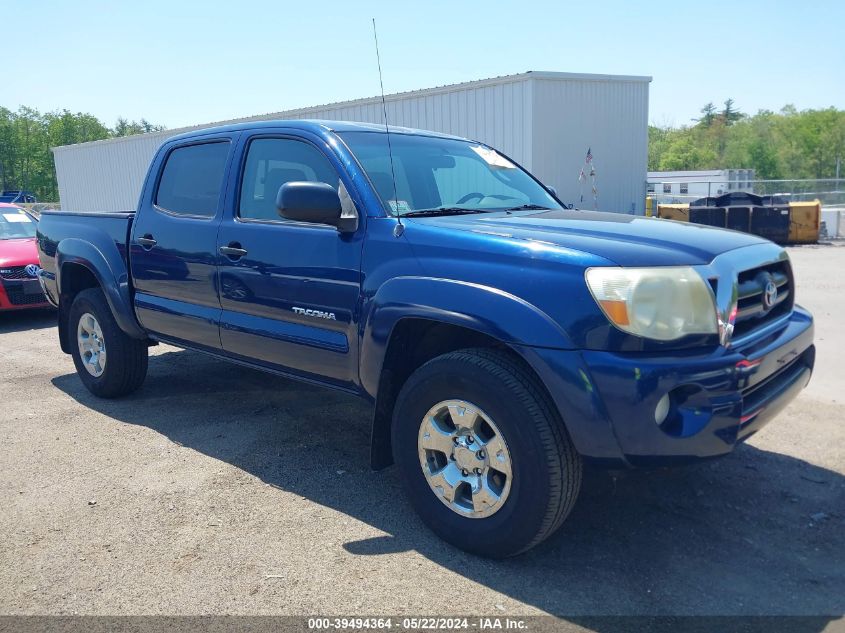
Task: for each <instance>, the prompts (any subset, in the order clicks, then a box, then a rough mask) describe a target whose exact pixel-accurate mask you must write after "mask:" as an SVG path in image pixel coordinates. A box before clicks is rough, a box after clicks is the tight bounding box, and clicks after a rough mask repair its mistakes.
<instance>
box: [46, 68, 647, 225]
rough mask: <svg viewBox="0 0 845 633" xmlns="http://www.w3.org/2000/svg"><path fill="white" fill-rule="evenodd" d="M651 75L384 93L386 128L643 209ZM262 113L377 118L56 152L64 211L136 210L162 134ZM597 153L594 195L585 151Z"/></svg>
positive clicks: (577, 194)
mask: <svg viewBox="0 0 845 633" xmlns="http://www.w3.org/2000/svg"><path fill="white" fill-rule="evenodd" d="M650 81H651V77H639V76H620V75H587V74H577V73H558V72H532V71H529V72H526V73H521V74H518V75H509V76H505V77H496V78H493V79H482V80H479V81H470V82H466V83H461V84H454V85H450V86H442V87H438V88H429V89H425V90H415V91H412V92H404V93H399V94H393V95H388V96H386V97H385V99H386V102H387V112H388V118H389V121H390V123H391V124H392V125H397V126H405V127H413V128H421V129H426V130H434V131H437V132H443V133H447V134H454V135H457V136H464V137H467V138H471V139H474V140H478V141H481V142H483V143H487V144H489V145H492V146H493V147H496V148H497V149H499V150H501V151H503V152H504V153H505V154H507V155H509V156H510V157H511V158H513V159H514V160H516V161H517V162H519V163H520V164H522V165H523V166H524V167H526V168H527V169H528V170H530V171H531V172H533V173H534V174H535V175H536V176H537V177H538V178H540V180H542V181H543V182H544V183H546V184H547V185H550V186H552V187H554V188H555V189H556V190H557V192H558V196H559V197H560V199H561V200H563V201H564V202H566V203H571V204H573V205H575V206H576V207H581V208H586V209H592V208H594V206H595V207H596V208H598V209H599V210H603V211H616V212H621V213H638V214H642V213H643V212H644V206H645V182H646V169H647V160H648V85H649V82H650ZM266 119H334V120H346V121H363V122H369V123H382V122H383V116H382V107H381V98H380V97H371V98H367V99H358V100H355V101H346V102H342V103H334V104H329V105H322V106H314V107H310V108H302V109H299V110H289V111H286V112H276V113H272V114H265V115H260V116H254V117H247V118H243V119H236V120H234V121H224V122H220V123H209V124H205V125H197V126H193V127H189V128H181V129H176V130H167V131H164V132H157V133H152V134H143V135H139V136H128V137H123V138H116V139H108V140H104V141H94V142H91V143H80V144H78V145H67V146H63V147H56V148H53V155H54V158H55V161H56V174H57V177H58V184H59V197H60V202H61V205H62V208H63V209H65V210H69V211H121V210H130V209H135V207H136V202H137V200H138V197H139V195H140V191H141V187H142V185H143V181H144V176H145V175H146V171H147V166H148V165H149V162H150V160H151V159H152V157H153V155H154V154H155V152H156V150H157V149H158V147H159V145H160V144H161V143H162V142H163V141H164V140H165V139H166V138H168V137H170V136H172V135H174V134H178V133H180V132H184V131H187V130H192V129H199V128H205V127H212V126H214V125H222V124H225V123H239V122H246V121H258V120H266ZM588 151H589V152H590V153H591V155H592V157H593V163H592V165H593V167H594V169H595V184H596V188H597V191H598V194H597V197H596V199H595V200H594V197H593V193H592V178H591V177H590V176H589V171H590V167H589V166H586V169H585V176H586V178H582V179H579V175H580V173H581V170H582V168H585V158H586V155H587V152H588Z"/></svg>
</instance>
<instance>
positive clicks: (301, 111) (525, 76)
mask: <svg viewBox="0 0 845 633" xmlns="http://www.w3.org/2000/svg"><path fill="white" fill-rule="evenodd" d="M531 79H541V80H550V81H611V82H629V83H630V82H633V83H649V82H651V77H649V76H644V75H600V74H590V73H567V72H551V71H536V70H529V71H527V72H524V73H517V74H515V75H502V76H500V77H491V78H488V79H477V80H474V81H465V82H462V83H457V84H447V85H443V86H435V87H433V88H422V89H419V90H410V91H406V92H397V93H393V94H389V95H385V96H384V100H385V101H386V102H393V101H401V100H403V99H408V98H416V97H421V96H428V95H435V94H442V93H446V92H454V91H456V90H466V89H471V88H482V87H485V86H495V85H500V84H506V83H512V82H518V81H528V80H531ZM381 99H382V98H381V96H375V97H365V98H363V99H353V100H350V101H338V102H334V103H326V104H322V105H315V106H308V107H304V108H297V109H293V110H284V111H281V112H273V113H269V114H259V115H255V116H250V117H242V118H237V119H229V120H226V121H218V122H211V123H205V124H201V125H191V126H187V127H181V128H175V129H172V130H162V131H161V132H149V133H147V134H134V135H132V136H121V137H119V138H109V139H103V140H100V141H89V142H87V143H76V144H74V145H62V146H58V147H53V148H52V150H53V151H54V152H57V151H63V150H65V149H68V148H71V147H73V148H76V147H82V146H88V145H105V144H112V143H125V142H128V141H132V140H135V139H137V138H138V137H140V136H143V137H146V138H162V139H164V138H170V137H172V136H177V135H179V134H182V133H185V132H191V131H193V130H198V129H203V128H211V127H215V128H217V127H223V126H233V125H238V124H246V123H255V122H257V121H278V120H281V119H284V120H287V121H290V120H291V119H301V120H313V115H314V114H315V113H319V112H320V111H322V110H327V109H335V108H347V107H351V106H365V105H371V104H373V103H380V102H381ZM343 123H344V124H346V122H343ZM332 124H334V125H340V124H341V122H339V121H334V122H332ZM244 127H246V126H244ZM331 129H334V130H337V131H340V128H334V127H333V128H331ZM394 129H395V130H397V131H399V130H400V128H394V127H393V126H391V127H390V131H391V133H392V132H393V131H394ZM374 131H375V130H374ZM413 132H414V133H420V131H419V130H414V131H413ZM426 133H428V132H426Z"/></svg>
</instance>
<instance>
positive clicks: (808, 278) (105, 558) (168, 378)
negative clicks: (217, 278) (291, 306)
mask: <svg viewBox="0 0 845 633" xmlns="http://www.w3.org/2000/svg"><path fill="white" fill-rule="evenodd" d="M790 250H791V255H792V258H793V261H794V265H795V268H796V271H797V276H798V279H799V301H800V302H801V303H803V304H804V305H806V306H807V307H809V308H810V309H812V310H813V311H814V312H815V315H816V319H817V330H816V336H817V341H818V348H819V349H818V361H817V367H816V375H815V376H814V378H813V380H812V382H811V384H810V386H809V387H808V389H807V390H806V391H805V392H804V393H802V395H801V396H800V397H799V398H798V399H797V400H796V401H795V402H794V403H793V404H792V405H791V406H790V407H789V408H788V410H787V411H786V412H784V413H783V414H781V416H780V417H779V418H778V419H776V420H775V421H773V422H772V423H771V424H769V426H767V427H766V428H765V429H764V430H763V431H762V432H760V433H759V434H757V435H756V436H755V437H753V438H752V439H751V441H750V442H749V443H748V444H747V445H745V446H743V447H741V448H740V449H739V450H737V451H736V453H735V454H733V455H731V456H729V457H726V458H724V459H721V460H717V461H713V462H709V463H704V464H699V465H696V466H692V467H688V468H684V469H671V470H659V471H652V472H625V473H615V474H611V473H604V472H591V473H588V476H587V478H586V481H585V486H584V489H583V493H582V497H581V499H580V500H579V502H578V504H577V507H576V509H575V511H574V512H573V514H572V515H571V517H570V518H569V520H568V522H567V523H566V524H565V526H564V527H563V529H561V530H560V532H558V533H557V535H556V536H554V537H553V538H552V539H550V540H549V541H548V542H546V543H545V544H543V545H542V546H540V547H538V548H537V549H535V550H533V551H532V552H530V553H528V554H527V555H524V556H522V557H519V558H516V559H512V560H508V561H504V562H493V561H488V560H483V559H479V558H475V557H472V556H469V555H466V554H464V553H462V552H460V551H457V550H455V549H453V548H451V547H449V546H447V545H445V544H444V543H443V542H441V541H439V540H438V539H437V538H436V537H434V536H433V535H432V534H431V533H429V532H428V531H427V530H426V528H425V527H424V526H423V525H422V524H421V522H420V521H419V519H417V517H416V516H415V515H414V513H413V512H412V510H411V508H410V507H409V505H408V503H407V502H406V500H405V498H404V496H403V494H402V490H401V488H400V485H399V480H398V476H397V473H396V471H395V469H388V470H386V471H383V472H378V473H374V472H370V470H369V468H368V434H369V428H368V424H369V420H370V412H369V410H368V409H367V407H365V406H363V405H362V404H361V403H360V402H358V401H356V400H354V399H352V398H349V397H347V396H344V395H339V394H336V393H332V392H330V391H325V390H321V389H318V388H315V387H310V386H305V385H301V384H298V383H294V382H290V381H286V380H283V379H280V378H276V377H273V376H269V375H265V374H262V373H259V372H255V371H251V370H246V369H243V368H241V367H238V366H235V365H230V364H226V363H223V362H219V361H216V360H213V359H210V358H207V357H205V356H203V355H200V354H196V353H193V352H187V351H180V350H176V349H174V348H170V347H166V346H160V347H157V348H154V349H153V350H152V351H153V355H152V357H151V360H150V372H149V376H148V378H147V381H146V383H145V385H144V387H143V388H142V389H141V390H140V391H138V392H137V393H136V394H134V395H133V396H131V397H129V398H126V399H123V400H119V401H103V400H97V399H96V398H93V397H92V396H91V395H89V394H88V392H87V391H85V390H84V389H83V387H82V385H81V383H80V382H79V380H78V379H77V377H76V375H75V373H74V368H73V364H72V362H71V360H70V357H68V356H65V355H63V354H62V353H61V352H60V351H59V348H58V344H57V341H56V330H55V328H54V327H53V318H54V317H53V316H52V314H46V315H45V314H32V313H29V314H16V315H10V314H6V315H0V353H2V359H3V369H4V371H3V372H2V376H0V392H2V394H3V396H2V398H3V400H2V408H0V443H2V458H1V459H0V464H2V465H0V509H2V511H0V613H5V614H76V613H79V614H223V613H232V614H299V615H304V614H318V615H326V614H364V615H377V614H391V615H396V614H408V613H412V614H423V615H446V614H493V615H500V616H501V615H511V614H521V615H529V614H538V613H556V614H567V615H570V616H577V615H585V614H808V615H809V614H815V615H830V616H834V615H841V614H843V613H845V565H843V563H845V477H843V476H845V428H843V417H844V416H843V413H845V408H844V407H843V402H845V384H843V379H842V377H843V372H842V362H843V359H842V357H843V354H845V335H844V334H843V332H845V328H843V327H842V324H843V320H842V315H843V314H845V274H843V271H845V248H839V247H835V246H818V247H801V248H793V249H790Z"/></svg>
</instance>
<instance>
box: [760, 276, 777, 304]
mask: <svg viewBox="0 0 845 633" xmlns="http://www.w3.org/2000/svg"><path fill="white" fill-rule="evenodd" d="M777 299H778V287H777V284H775V282H774V281H771V280H769V282H768V283H767V284H766V287H765V289H764V290H763V307H764V308H765V309H766V310H771V309H772V306H773V305H775V301H777Z"/></svg>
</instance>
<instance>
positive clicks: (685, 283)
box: [586, 266, 718, 341]
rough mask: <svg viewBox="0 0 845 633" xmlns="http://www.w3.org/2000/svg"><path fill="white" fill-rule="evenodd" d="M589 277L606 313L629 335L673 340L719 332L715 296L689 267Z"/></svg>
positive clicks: (595, 272) (598, 271) (608, 271)
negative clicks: (691, 335) (689, 335)
mask: <svg viewBox="0 0 845 633" xmlns="http://www.w3.org/2000/svg"><path fill="white" fill-rule="evenodd" d="M586 279H587V286H589V288H590V292H591V293H593V298H594V299H595V300H596V302H597V303H598V304H599V306H600V307H601V309H602V311H603V312H604V314H605V315H606V316H607V318H608V319H609V320H610V322H611V323H613V325H615V326H616V327H618V328H619V329H620V330H624V331H625V332H629V333H631V334H635V335H637V336H642V337H645V338H650V339H656V340H658V341H673V340H675V339H678V338H681V337H682V336H686V335H688V334H715V333H716V332H717V331H718V329H717V325H716V305H715V302H714V300H713V292H712V291H711V290H710V287H709V286H708V284H707V282H706V281H704V279H702V277H701V275H699V274H698V273H697V272H696V271H695V270H694V269H693V268H690V267H688V266H683V267H671V268H662V267H661V268H590V269H588V270H587V274H586Z"/></svg>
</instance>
